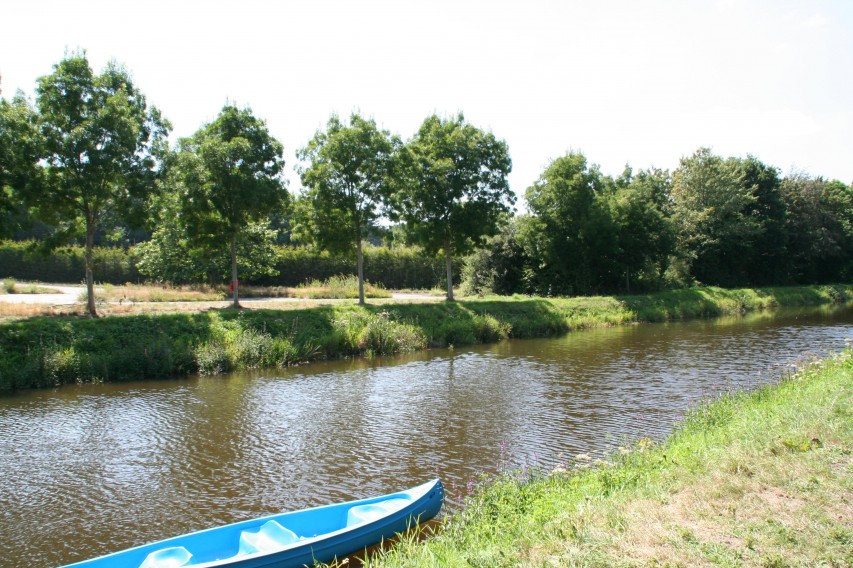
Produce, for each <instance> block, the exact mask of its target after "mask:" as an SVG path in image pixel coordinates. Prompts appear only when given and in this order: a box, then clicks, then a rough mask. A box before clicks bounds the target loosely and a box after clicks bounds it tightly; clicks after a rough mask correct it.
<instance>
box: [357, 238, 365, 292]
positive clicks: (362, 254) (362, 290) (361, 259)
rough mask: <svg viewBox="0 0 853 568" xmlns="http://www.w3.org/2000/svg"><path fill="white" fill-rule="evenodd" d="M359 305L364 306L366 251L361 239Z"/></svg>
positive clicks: (359, 245)
mask: <svg viewBox="0 0 853 568" xmlns="http://www.w3.org/2000/svg"><path fill="white" fill-rule="evenodd" d="M357 250H358V305H359V306H363V305H364V303H365V302H364V251H363V250H362V247H361V238H359V239H358V246H357Z"/></svg>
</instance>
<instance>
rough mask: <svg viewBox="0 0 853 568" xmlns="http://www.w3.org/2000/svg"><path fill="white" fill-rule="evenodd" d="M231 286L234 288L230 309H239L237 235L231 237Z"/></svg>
mask: <svg viewBox="0 0 853 568" xmlns="http://www.w3.org/2000/svg"><path fill="white" fill-rule="evenodd" d="M231 285H232V286H233V287H234V303H233V304H231V307H232V308H235V309H237V308H239V307H240V301H239V298H240V281H239V280H238V279H237V234H236V233H235V234H233V235H231Z"/></svg>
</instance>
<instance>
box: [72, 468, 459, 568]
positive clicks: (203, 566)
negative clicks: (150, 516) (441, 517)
mask: <svg viewBox="0 0 853 568" xmlns="http://www.w3.org/2000/svg"><path fill="white" fill-rule="evenodd" d="M443 501H444V488H443V487H442V485H441V481H439V480H438V479H435V480H432V481H430V482H428V483H425V484H423V485H420V486H417V487H413V488H412V489H409V490H407V491H401V492H399V493H392V494H390V495H384V496H381V497H374V498H371V499H361V500H358V501H350V502H347V503H338V504H333V505H326V506H323V507H315V508H312V509H304V510H301V511H293V512H289V513H281V514H278V515H271V516H268V517H263V518H259V519H252V520H249V521H243V522H239V523H234V524H231V525H224V526H221V527H215V528H211V529H207V530H203V531H199V532H195V533H191V534H187V535H182V536H177V537H173V538H169V539H166V540H162V541H158V542H155V543H151V544H146V545H143V546H139V547H136V548H131V549H127V550H122V551H119V552H115V553H112V554H108V555H106V556H101V557H99V558H94V559H92V560H86V561H83V562H78V563H76V564H70V565H68V566H66V567H65V568H72V567H73V568H167V567H168V568H172V567H175V568H177V567H180V568H214V567H220V566H223V567H225V566H227V567H229V568H230V567H234V568H238V567H239V568H261V567H264V568H272V567H276V568H291V567H293V568H298V567H301V566H305V565H307V566H313V565H314V563H315V562H329V561H330V560H333V559H334V558H336V557H337V558H343V557H345V556H348V555H350V554H354V553H356V552H358V551H360V550H363V549H365V548H367V547H369V546H372V545H374V544H377V543H379V542H382V541H383V540H387V539H389V538H391V537H393V536H395V535H397V534H399V533H403V532H405V531H407V530H408V529H409V528H411V527H412V526H414V525H415V524H417V523H418V522H423V521H427V520H429V519H431V518H433V517H434V516H435V515H437V514H438V512H439V510H440V509H441V506H442V503H443Z"/></svg>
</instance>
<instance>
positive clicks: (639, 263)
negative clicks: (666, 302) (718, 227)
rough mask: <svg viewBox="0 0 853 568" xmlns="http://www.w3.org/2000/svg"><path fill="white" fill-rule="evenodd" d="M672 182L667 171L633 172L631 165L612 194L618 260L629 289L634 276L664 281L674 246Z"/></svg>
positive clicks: (654, 283) (652, 281)
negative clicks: (670, 218)
mask: <svg viewBox="0 0 853 568" xmlns="http://www.w3.org/2000/svg"><path fill="white" fill-rule="evenodd" d="M670 183H671V178H670V175H669V172H667V171H664V170H659V169H650V170H643V171H640V172H638V173H637V174H634V173H633V172H632V171H631V170H630V168H629V169H627V170H626V172H625V173H624V174H623V175H622V177H621V178H619V180H617V183H616V186H617V189H616V191H615V192H613V193H611V194H610V196H609V207H610V215H611V218H612V223H613V227H614V230H615V231H616V238H617V243H618V248H617V250H616V251H615V260H616V262H617V263H618V265H619V270H620V271H621V272H622V273H624V276H625V290H626V291H630V290H631V280H632V279H641V280H643V281H644V282H645V283H646V284H647V285H648V286H657V285H660V284H661V283H662V281H663V275H664V272H665V270H666V268H667V261H668V258H669V257H670V256H671V255H672V253H673V252H674V246H675V235H674V233H673V230H672V224H671V222H670V220H669V216H668V211H667V209H668V205H669V194H670ZM611 284H614V285H615V283H611Z"/></svg>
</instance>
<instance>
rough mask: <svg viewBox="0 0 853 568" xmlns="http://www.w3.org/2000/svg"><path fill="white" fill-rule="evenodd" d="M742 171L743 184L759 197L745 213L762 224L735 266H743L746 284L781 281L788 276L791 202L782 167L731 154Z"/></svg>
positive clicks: (744, 282) (742, 279)
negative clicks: (787, 202) (787, 200)
mask: <svg viewBox="0 0 853 568" xmlns="http://www.w3.org/2000/svg"><path fill="white" fill-rule="evenodd" d="M730 161H732V162H733V163H734V165H735V166H736V168H737V169H738V171H739V174H740V180H741V185H742V187H743V188H744V189H747V190H749V191H750V192H751V194H752V196H753V197H754V198H755V200H754V201H753V202H752V203H751V204H749V205H747V206H746V209H745V211H744V213H745V215H746V216H747V217H748V218H750V219H752V220H753V221H754V222H755V223H757V224H758V231H757V233H756V234H755V235H754V236H753V238H752V239H751V241H750V242H749V243H744V244H748V246H747V247H743V248H745V249H746V250H743V251H742V252H743V255H742V256H741V257H740V258H739V259H738V260H739V262H738V263H736V265H735V266H739V267H740V269H739V273H740V279H739V280H740V281H739V282H738V284H744V285H750V286H755V285H767V284H778V283H781V282H784V281H785V280H786V275H785V264H786V258H787V252H786V248H785V241H786V239H785V218H786V216H787V206H786V205H785V200H784V199H783V197H782V180H781V178H780V177H779V170H778V169H777V168H774V167H772V166H768V165H766V164H764V163H763V162H761V161H760V160H759V159H758V158H756V157H754V156H747V157H746V158H744V159H739V158H731V159H730Z"/></svg>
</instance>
